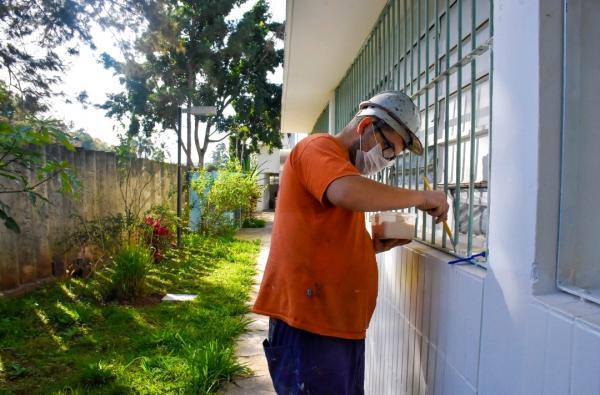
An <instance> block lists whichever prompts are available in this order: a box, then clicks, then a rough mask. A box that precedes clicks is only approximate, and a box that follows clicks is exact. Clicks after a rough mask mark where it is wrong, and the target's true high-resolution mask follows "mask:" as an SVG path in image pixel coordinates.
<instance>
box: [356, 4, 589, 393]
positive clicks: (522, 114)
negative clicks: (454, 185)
mask: <svg viewBox="0 0 600 395" xmlns="http://www.w3.org/2000/svg"><path fill="white" fill-rule="evenodd" d="M562 10H563V2H562V0H544V1H542V0H529V1H518V0H504V1H503V0H498V1H496V2H495V5H494V43H493V51H494V74H493V89H494V92H493V118H492V145H491V174H490V185H491V187H490V228H489V259H488V269H487V270H483V269H480V268H477V267H471V266H450V265H448V264H447V261H448V260H450V259H451V258H450V257H449V256H447V255H444V254H442V253H440V252H437V251H435V250H433V249H431V248H429V247H425V246H423V245H421V244H419V243H416V242H415V243H412V244H410V245H409V246H406V247H403V248H397V249H395V250H393V251H390V252H388V253H385V254H380V255H379V256H378V265H379V270H380V273H379V281H380V284H379V298H378V305H377V309H376V311H375V314H374V317H373V320H372V322H371V326H370V328H369V331H368V334H367V365H366V392H367V393H368V394H377V395H379V394H449V395H453V394H458V395H461V394H476V393H478V394H498V395H507V394H511V395H512V394H524V395H530V394H573V395H580V394H596V395H597V394H600V306H598V305H596V304H593V303H588V302H583V301H581V300H579V299H577V298H575V297H573V296H571V295H568V294H566V293H563V292H561V291H559V290H558V289H557V288H556V283H555V281H556V248H557V240H558V237H557V234H558V214H559V198H560V130H561V129H560V124H561V116H560V114H561V81H562V78H561V77H562V76H561V73H562V48H561V42H562V20H563V12H562Z"/></svg>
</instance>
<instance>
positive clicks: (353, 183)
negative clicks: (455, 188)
mask: <svg viewBox="0 0 600 395" xmlns="http://www.w3.org/2000/svg"><path fill="white" fill-rule="evenodd" d="M325 196H326V197H327V200H328V201H329V202H330V203H331V204H333V205H334V206H336V207H341V208H345V209H348V210H352V211H386V210H396V209H402V208H408V207H416V208H418V209H419V210H423V211H425V212H427V213H428V214H430V215H432V216H433V217H435V218H436V222H437V223H440V222H442V221H444V220H445V219H446V216H447V213H448V203H447V202H446V195H445V194H444V192H442V191H415V190H413V189H403V188H396V187H393V186H389V185H385V184H382V183H380V182H377V181H373V180H371V179H368V178H366V177H361V176H347V177H341V178H338V179H337V180H335V181H333V182H332V183H331V184H330V185H329V187H328V188H327V191H326V192H325Z"/></svg>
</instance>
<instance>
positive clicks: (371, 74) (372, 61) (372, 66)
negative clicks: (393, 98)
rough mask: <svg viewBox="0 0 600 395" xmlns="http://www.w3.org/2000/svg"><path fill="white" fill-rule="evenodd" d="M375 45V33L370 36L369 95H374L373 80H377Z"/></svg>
mask: <svg viewBox="0 0 600 395" xmlns="http://www.w3.org/2000/svg"><path fill="white" fill-rule="evenodd" d="M374 46H375V35H374V33H373V34H371V37H370V38H369V94H368V96H369V97H371V96H373V91H374V90H375V89H374V83H373V81H375V77H374V76H375V50H374V48H373V47H374Z"/></svg>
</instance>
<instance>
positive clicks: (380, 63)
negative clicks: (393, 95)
mask: <svg viewBox="0 0 600 395" xmlns="http://www.w3.org/2000/svg"><path fill="white" fill-rule="evenodd" d="M382 17H383V15H382ZM382 17H380V18H379V22H378V23H377V92H379V91H380V90H381V74H382V73H381V70H382V68H383V21H384V19H383V18H382Z"/></svg>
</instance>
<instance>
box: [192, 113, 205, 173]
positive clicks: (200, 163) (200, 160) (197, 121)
mask: <svg viewBox="0 0 600 395" xmlns="http://www.w3.org/2000/svg"><path fill="white" fill-rule="evenodd" d="M199 124H200V119H198V118H196V119H195V121H194V142H195V143H196V152H197V153H198V168H199V169H202V168H203V167H204V154H203V152H202V147H201V146H200V139H199V138H198V125H199Z"/></svg>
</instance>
